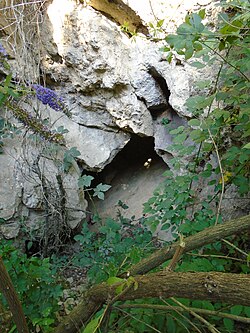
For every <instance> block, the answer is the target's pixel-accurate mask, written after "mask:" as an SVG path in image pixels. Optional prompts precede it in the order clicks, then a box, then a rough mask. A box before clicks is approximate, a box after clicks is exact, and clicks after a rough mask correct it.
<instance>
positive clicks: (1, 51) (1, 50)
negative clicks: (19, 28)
mask: <svg viewBox="0 0 250 333" xmlns="http://www.w3.org/2000/svg"><path fill="white" fill-rule="evenodd" d="M7 55H8V54H7V52H6V50H5V48H4V47H3V45H2V44H1V43H0V56H4V57H7Z"/></svg>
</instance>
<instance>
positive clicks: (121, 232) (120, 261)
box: [72, 214, 156, 283]
mask: <svg viewBox="0 0 250 333" xmlns="http://www.w3.org/2000/svg"><path fill="white" fill-rule="evenodd" d="M96 220H97V222H96V224H95V228H96V229H97V230H98V232H94V231H90V230H89V227H88V225H87V224H86V223H84V224H83V228H82V231H81V233H80V234H79V235H76V236H75V237H74V238H75V240H76V241H77V242H78V243H79V246H80V250H79V251H78V252H77V253H76V254H75V256H74V258H73V259H72V263H73V264H74V265H77V266H81V267H87V268H88V272H87V276H88V279H89V281H90V282H91V283H94V282H95V283H98V282H101V281H105V280H107V279H108V278H109V277H115V276H117V275H118V274H119V272H122V271H123V270H125V269H126V268H127V267H129V266H130V265H131V264H134V263H137V262H138V261H139V260H140V259H141V258H143V257H144V256H145V255H146V254H147V253H150V252H151V251H152V250H153V249H154V248H155V246H156V241H155V240H154V239H153V236H152V233H151V232H150V231H149V230H148V229H147V228H146V227H144V226H143V224H141V223H140V222H138V221H134V220H133V218H132V219H128V218H124V217H123V216H122V215H120V214H119V216H118V218H117V220H114V219H111V218H107V219H106V220H105V221H103V223H101V220H100V219H98V218H97V219H96Z"/></svg>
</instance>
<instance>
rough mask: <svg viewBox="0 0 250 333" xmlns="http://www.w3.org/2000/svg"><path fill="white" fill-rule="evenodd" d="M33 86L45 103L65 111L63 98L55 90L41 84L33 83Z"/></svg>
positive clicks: (54, 108) (57, 109)
mask: <svg viewBox="0 0 250 333" xmlns="http://www.w3.org/2000/svg"><path fill="white" fill-rule="evenodd" d="M32 88H33V89H34V90H35V91H36V97H37V98H38V99H39V101H41V102H42V103H43V104H44V105H49V106H50V107H51V108H52V109H53V110H55V111H63V112H64V111H65V106H64V104H63V99H62V98H61V97H59V96H57V94H56V92H55V91H53V90H51V89H49V88H45V87H42V86H40V85H39V84H33V85H32Z"/></svg>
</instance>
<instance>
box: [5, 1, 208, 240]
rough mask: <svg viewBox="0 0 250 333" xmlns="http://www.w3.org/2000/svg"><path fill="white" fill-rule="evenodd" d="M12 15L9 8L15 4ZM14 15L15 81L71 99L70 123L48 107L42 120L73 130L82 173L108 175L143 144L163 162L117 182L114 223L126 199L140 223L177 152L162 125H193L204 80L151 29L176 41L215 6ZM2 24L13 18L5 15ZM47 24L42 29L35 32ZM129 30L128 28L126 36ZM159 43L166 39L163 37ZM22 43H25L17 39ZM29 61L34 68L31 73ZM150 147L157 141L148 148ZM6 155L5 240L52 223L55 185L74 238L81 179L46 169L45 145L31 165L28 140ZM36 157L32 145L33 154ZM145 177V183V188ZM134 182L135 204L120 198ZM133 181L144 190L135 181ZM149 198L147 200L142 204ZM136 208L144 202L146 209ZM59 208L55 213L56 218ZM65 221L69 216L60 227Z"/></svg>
mask: <svg viewBox="0 0 250 333" xmlns="http://www.w3.org/2000/svg"><path fill="white" fill-rule="evenodd" d="M11 3H12V2H11ZM17 3H18V2H17ZM5 5H6V6H7V5H8V1H6V2H5ZM9 5H10V6H9V7H10V8H9V9H8V15H7V16H5V22H4V25H5V26H4V27H2V28H3V29H5V31H6V36H7V37H3V38H2V42H3V44H4V46H5V47H6V49H7V51H8V52H9V54H10V58H11V59H9V60H10V62H11V65H12V67H13V71H14V74H15V76H16V77H17V78H20V77H22V78H23V79H25V80H28V81H29V82H32V83H33V82H37V80H38V79H39V78H40V79H41V80H43V81H44V83H45V84H46V85H48V86H49V87H51V88H53V89H54V90H56V91H57V93H58V94H60V95H61V96H63V98H64V101H65V104H66V106H67V108H68V110H69V111H70V113H71V115H72V117H71V118H69V117H67V116H65V115H64V114H62V113H60V112H55V111H53V110H50V109H49V108H47V109H46V108H45V107H44V106H43V105H40V104H39V103H38V104H37V105H36V106H35V108H36V112H37V113H39V114H41V117H42V118H48V119H50V122H51V123H53V126H54V128H64V129H67V130H68V132H67V133H66V134H65V140H66V147H67V148H68V149H70V148H72V147H76V149H77V150H78V151H79V152H80V156H78V157H77V158H78V161H79V165H80V167H81V168H82V170H85V171H84V172H88V171H90V172H100V171H102V170H105V167H106V166H108V165H109V164H110V163H111V162H112V161H113V160H114V159H115V157H116V156H118V155H117V154H118V153H119V152H120V151H122V150H123V149H125V148H126V147H127V146H128V144H129V142H130V141H131V140H132V139H131V137H133V138H134V136H136V137H137V138H139V139H141V140H142V141H141V142H142V144H141V147H139V148H138V149H139V151H140V150H141V151H142V152H143V151H144V150H145V151H147V149H149V146H150V149H151V153H150V154H151V155H152V154H155V152H156V153H157V154H158V155H159V156H160V157H156V156H157V155H155V156H154V160H155V161H156V162H154V160H153V164H152V167H151V169H150V168H149V169H145V167H143V165H142V164H143V163H142V162H143V160H140V163H139V164H138V165H137V166H135V165H134V166H133V167H131V166H129V165H127V164H125V165H126V168H127V169H126V170H125V169H124V168H123V170H121V178H122V179H120V180H118V181H117V178H116V181H115V183H114V184H113V185H114V190H113V193H112V192H111V194H110V196H113V199H112V200H110V203H109V207H107V209H106V208H105V209H104V210H106V212H109V213H111V211H112V209H111V207H114V205H115V199H114V198H117V201H118V200H119V196H120V195H121V196H122V199H123V201H125V202H126V201H127V202H131V203H132V202H133V203H132V206H135V207H134V208H133V209H132V211H131V214H135V215H136V216H137V217H139V215H140V214H141V205H142V200H145V201H146V200H147V199H148V197H150V196H151V194H152V193H151V191H152V190H153V187H156V186H157V183H158V182H160V181H161V173H162V172H159V170H161V171H163V170H164V165H165V164H166V168H167V164H168V160H169V157H170V153H169V151H168V145H169V144H171V138H170V136H169V135H168V134H167V132H166V130H165V128H164V126H163V125H162V119H163V118H168V119H171V120H172V122H173V123H175V124H176V126H177V125H179V124H183V125H184V126H185V124H186V121H187V120H186V119H187V118H188V117H189V116H190V114H189V113H188V111H187V109H186V107H185V102H186V99H187V98H188V97H189V96H192V95H193V94H195V93H196V92H195V90H194V87H193V82H194V81H195V79H196V78H197V77H199V75H200V74H199V72H198V71H197V69H194V68H192V67H191V66H189V65H188V64H187V63H185V62H184V61H183V60H182V59H175V60H173V62H172V63H171V64H169V63H168V62H167V61H166V59H165V55H164V53H163V52H162V51H161V50H160V47H161V46H162V42H161V41H157V36H156V38H155V39H154V38H153V39H152V38H148V34H151V37H152V33H153V32H150V31H148V28H147V27H148V23H149V22H150V21H151V22H155V21H156V18H158V19H162V18H165V21H164V29H166V31H167V32H173V31H174V29H175V27H176V25H178V24H179V23H181V22H180V20H181V19H182V18H184V16H185V14H186V12H187V10H194V9H195V10H196V9H199V8H201V6H202V5H206V6H208V10H210V11H212V10H213V9H212V8H214V7H213V6H212V1H208V0H207V1H201V0H197V1H193V2H190V4H189V6H188V7H187V4H185V2H183V1H179V2H178V3H177V4H175V5H173V4H172V1H165V2H164V5H162V2H161V1H149V2H148V3H147V5H145V6H144V1H132V0H128V1H121V0H116V1H106V0H105V1H86V2H85V1H80V2H78V1H74V0H53V1H50V2H48V3H47V2H46V3H44V4H43V5H42V6H40V7H38V5H37V4H36V5H35V6H36V7H34V15H35V17H36V21H35V20H32V21H30V22H25V18H26V17H27V18H30V16H28V14H27V16H25V15H24V16H23V17H22V23H23V24H22V26H21V25H20V22H19V21H18V15H17V11H16V8H15V6H11V4H9ZM140 5H141V7H140ZM17 6H18V10H19V13H20V12H21V11H23V12H24V13H25V10H26V11H27V8H24V7H25V4H23V5H21V4H17ZM27 6H28V4H27V5H26V7H27ZM30 6H31V5H30ZM109 6H110V7H109ZM119 6H120V7H119ZM3 7H4V6H2V8H3ZM123 9H124V10H123ZM30 11H32V7H30V8H29V13H30ZM3 14H4V10H3V11H2V12H1V14H0V15H3ZM14 14H15V15H14ZM170 14H171V15H170ZM11 15H13V17H16V18H17V20H16V22H15V24H14V25H13V27H10V26H9V22H10V19H11ZM122 15H123V16H122ZM124 15H125V16H124ZM126 18H127V21H126ZM20 20H21V18H20ZM39 20H40V21H41V24H37V25H35V24H33V23H34V22H38V21H39ZM23 21H24V22H23ZM125 21H126V22H125ZM32 24H33V25H32ZM120 25H123V31H122V30H121V27H120ZM21 27H22V29H23V30H22V31H20V29H21ZM31 27H32V28H31ZM38 27H39V29H38ZM32 29H33V30H32ZM134 32H136V33H137V35H136V36H134V35H133V34H134ZM158 33H159V36H160V35H161V32H158ZM18 34H19V35H18ZM16 36H19V38H14V37H16ZM21 36H22V37H23V38H20V37H21ZM131 36H132V37H131ZM23 43H24V44H23ZM32 46H33V47H32ZM24 48H25V50H26V51H25V52H24V53H22V52H21V51H20V50H23V49H24ZM27 59H32V61H30V62H28V64H27ZM27 65H28V66H27ZM202 75H203V77H204V76H206V75H207V76H210V75H211V73H207V74H206V73H204V72H203V74H202ZM32 105H33V106H32V107H34V104H32ZM19 138H20V137H19ZM143 138H146V139H147V138H148V139H149V141H150V140H151V141H150V145H149V146H147V145H148V143H147V144H146V143H145V142H146V141H143ZM133 140H134V139H133ZM139 141H140V140H139ZM9 145H10V146H9ZM13 146H14V147H15V149H16V151H15V153H12V152H10V147H11V149H12V148H13ZM4 147H5V148H4V149H5V153H4V154H2V155H0V161H1V162H0V163H1V166H3V167H2V168H1V172H0V178H1V184H3V186H1V194H0V197H1V210H0V216H1V218H2V219H4V220H5V221H7V224H4V225H3V226H2V228H1V232H2V233H3V234H4V236H5V237H13V236H16V235H17V234H18V231H19V229H20V223H17V220H16V217H17V216H20V214H21V215H23V216H25V221H28V222H29V223H30V224H32V223H33V222H34V220H42V219H44V215H46V214H44V212H45V210H46V200H48V197H47V196H46V194H45V193H44V186H45V188H46V186H47V185H48V184H50V185H51V188H53V189H54V192H53V191H52V192H53V193H52V192H51V193H50V196H51V195H52V196H54V198H56V197H57V195H59V197H58V198H59V199H60V198H61V199H62V197H64V196H65V197H66V198H67V202H66V203H65V207H64V208H65V214H67V218H68V221H71V222H70V226H71V228H74V227H75V226H76V225H78V224H79V223H80V222H81V220H82V219H83V218H84V217H85V213H86V207H87V204H86V201H84V200H83V201H82V203H81V202H80V197H79V193H78V188H77V178H78V176H79V172H78V173H77V172H74V171H72V174H70V175H68V174H65V173H64V174H63V173H61V171H60V167H58V165H54V166H53V165H52V164H53V163H51V161H50V160H49V158H47V159H46V158H45V159H44V156H43V154H44V153H43V152H44V143H42V150H41V149H40V148H39V149H38V150H36V149H35V150H34V151H33V148H32V152H29V154H28V155H29V156H28V157H27V152H26V153H25V152H24V151H23V142H22V141H21V140H17V141H15V142H14V141H11V140H9V141H6V142H5V145H4ZM31 147H32V145H31V146H30V148H29V149H31ZM124 147H125V148H124ZM29 149H28V150H29ZM153 150H155V152H153ZM128 154H131V156H130V158H131V160H136V159H137V157H138V151H136V150H133V149H132V150H131V151H130V152H128ZM24 157H25V158H24ZM144 157H146V156H143V158H144ZM148 158H151V157H150V156H148ZM20 160H22V161H24V160H25V166H24V164H23V167H21V168H18V167H17V166H18V165H19V164H20V163H19V161H20ZM38 160H39V161H38ZM35 161H36V163H37V165H39V168H43V170H45V171H46V173H45V175H46V182H47V185H45V184H43V183H42V179H41V177H40V178H39V171H38V170H35V169H34V163H35ZM163 161H164V162H165V164H164V163H163ZM121 163H123V162H121ZM154 163H156V164H154ZM54 164H55V163H54ZM31 166H33V168H32V167H31ZM157 166H158V167H157ZM131 168H132V169H133V170H132V169H131ZM141 168H142V169H141ZM130 169H131V170H132V171H131V173H129V170H130ZM142 170H143V172H142ZM150 170H152V174H151V176H149V172H150ZM78 171H79V170H78ZM34 172H35V173H34ZM104 172H105V171H104ZM141 175H142V176H143V178H141V179H140V176H141ZM58 177H62V178H60V179H59V178H58ZM116 177H117V174H116ZM111 178H112V177H111ZM125 178H126V179H128V178H131V179H130V182H128V184H129V185H128V184H127V185H126V186H130V189H129V191H126V193H127V195H128V196H129V195H130V194H131V193H135V192H136V191H137V197H136V199H134V197H133V196H132V197H131V196H130V197H129V198H127V197H126V195H124V193H121V192H124V189H121V192H119V186H118V184H119V183H121V182H122V183H125V182H124V179H125ZM112 179H115V177H114V178H112ZM112 179H111V185H112ZM133 179H136V180H135V181H132V180H133ZM131 181H132V182H131ZM154 182H155V183H154ZM142 184H143V185H142ZM142 188H143V189H142ZM63 189H65V193H64V194H63V193H62V190H63ZM140 189H142V191H143V194H144V195H141V194H140ZM129 193H130V194H129ZM138 193H139V194H138ZM133 195H134V194H133ZM50 199H51V197H50ZM51 200H52V199H51ZM52 202H54V201H53V200H52ZM136 202H139V206H138V205H136ZM61 204H62V203H61ZM52 206H53V204H52ZM59 206H60V205H59ZM59 206H53V207H54V209H55V210H56V209H59V208H60V207H59ZM47 209H48V207H47ZM50 209H51V207H50ZM112 213H114V210H113V212H112ZM111 215H112V214H111ZM34 216H36V217H34ZM53 216H54V215H53ZM64 218H65V217H62V216H60V218H59V220H60V219H61V220H62V219H64ZM61 220H60V221H61ZM28 222H27V223H28ZM13 230H14V231H13Z"/></svg>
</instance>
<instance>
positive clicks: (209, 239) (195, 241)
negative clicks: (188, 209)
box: [121, 215, 250, 277]
mask: <svg viewBox="0 0 250 333" xmlns="http://www.w3.org/2000/svg"><path fill="white" fill-rule="evenodd" d="M246 230H250V215H246V216H243V217H240V218H237V219H234V220H231V221H229V222H225V223H222V224H217V225H215V226H212V227H209V228H206V229H204V230H202V231H200V232H198V233H196V234H195V235H193V236H189V237H187V238H185V239H184V241H185V247H184V249H183V253H186V252H189V251H192V250H195V249H199V248H200V247H202V246H205V245H208V244H212V243H215V242H217V241H220V240H221V239H223V238H226V237H228V236H231V235H236V234H240V233H241V232H243V231H246ZM179 245H180V243H179V242H175V243H173V244H172V245H171V246H166V247H164V248H163V249H160V250H158V251H155V252H154V253H153V254H152V255H150V256H149V257H148V258H145V259H142V260H141V261H140V262H139V263H138V264H136V265H133V266H132V267H131V268H130V270H129V272H127V273H124V274H121V277H128V276H129V275H132V276H134V275H137V274H145V273H147V272H149V271H151V270H152V269H154V268H156V267H158V266H160V265H161V264H163V263H164V262H165V261H167V260H169V259H171V258H172V257H173V255H174V254H175V252H176V249H177V248H178V247H179Z"/></svg>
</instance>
